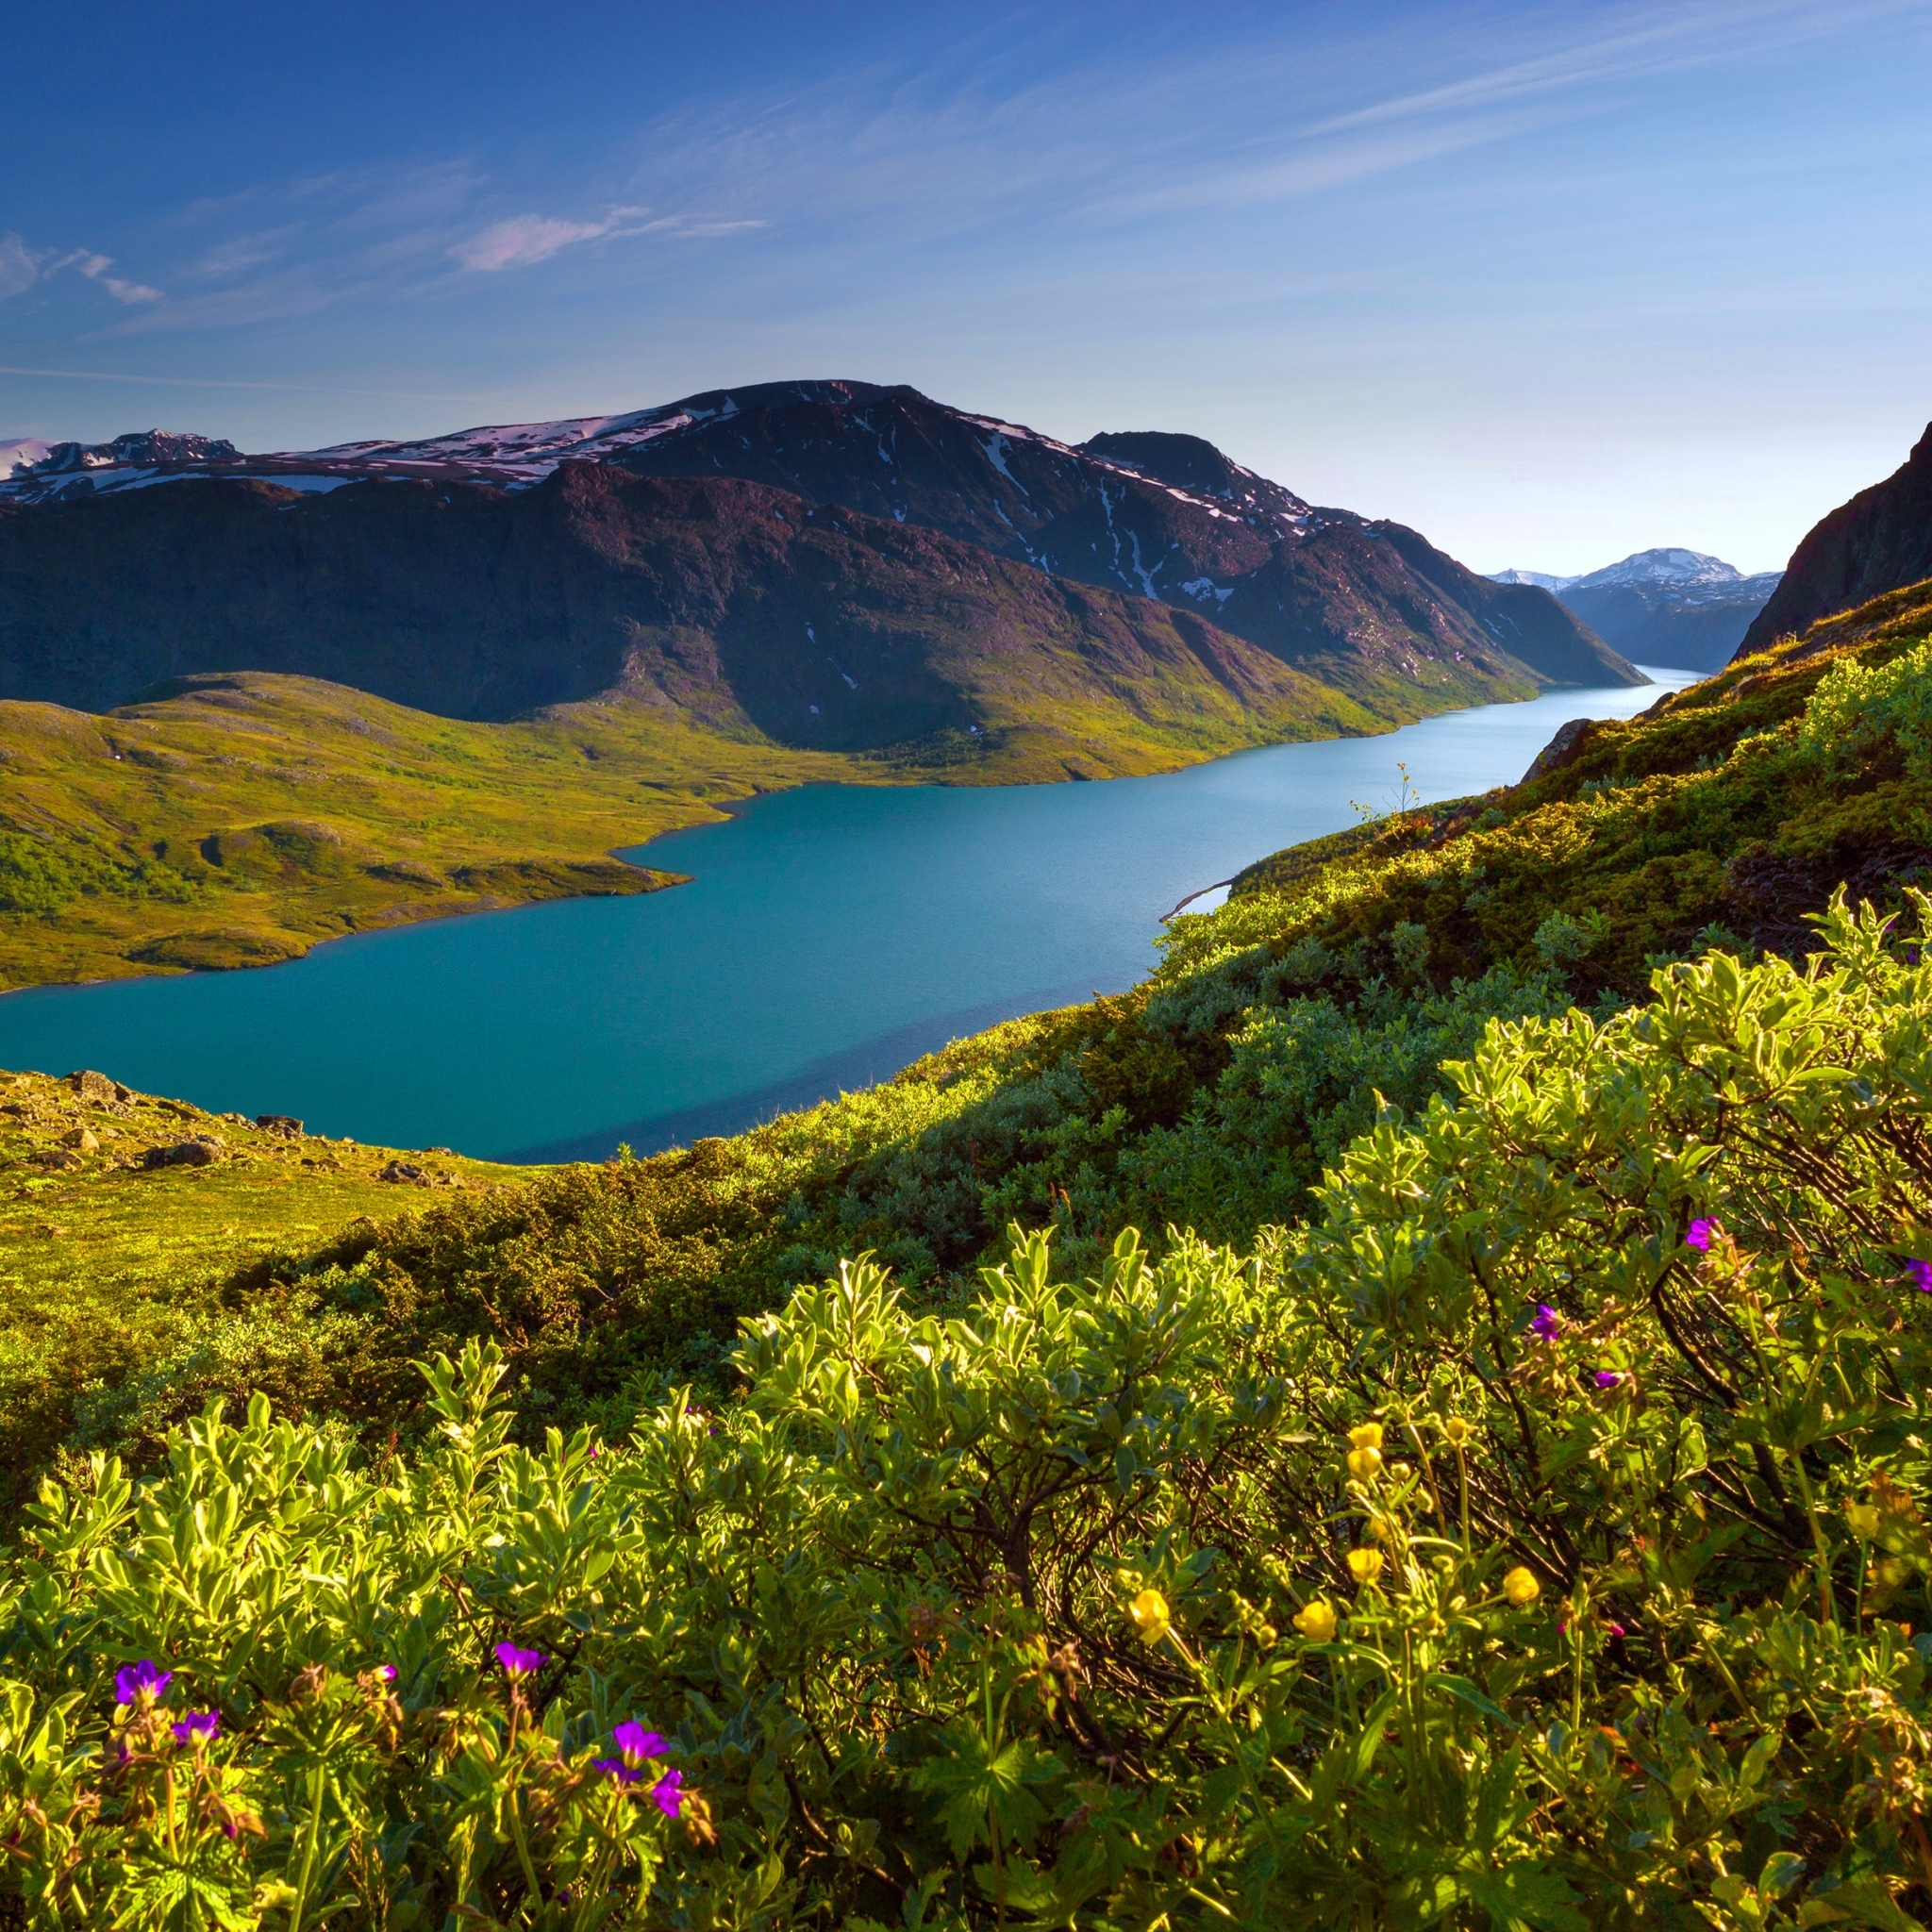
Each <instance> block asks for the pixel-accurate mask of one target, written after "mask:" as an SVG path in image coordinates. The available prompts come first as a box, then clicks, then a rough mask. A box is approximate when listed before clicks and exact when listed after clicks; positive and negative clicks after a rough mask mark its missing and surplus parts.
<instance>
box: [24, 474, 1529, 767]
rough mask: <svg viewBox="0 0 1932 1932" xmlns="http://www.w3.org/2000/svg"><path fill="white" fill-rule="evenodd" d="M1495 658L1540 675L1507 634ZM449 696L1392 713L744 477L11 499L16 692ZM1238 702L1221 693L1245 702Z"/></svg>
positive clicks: (1151, 614) (822, 732)
mask: <svg viewBox="0 0 1932 1932" xmlns="http://www.w3.org/2000/svg"><path fill="white" fill-rule="evenodd" d="M1494 662H1495V670H1494V672H1493V676H1494V677H1495V678H1496V679H1498V680H1507V679H1509V678H1510V677H1512V676H1513V680H1514V687H1515V689H1516V690H1518V691H1522V690H1525V689H1527V686H1528V674H1527V673H1526V672H1525V671H1524V669H1523V667H1522V666H1520V665H1514V664H1513V661H1512V660H1509V659H1507V658H1506V657H1504V656H1503V654H1501V653H1497V654H1495V659H1494ZM238 665H244V666H246V667H248V668H249V669H250V670H255V671H265V672H281V673H293V674H297V675H307V676H319V677H324V678H328V679H332V680H334V681H335V682H337V683H341V684H345V685H349V686H352V687H354V688H355V689H357V690H358V691H370V692H373V693H375V694H376V695H378V696H382V697H386V698H389V699H391V700H392V701H394V702H396V703H400V704H406V705H409V706H411V707H413V708H418V709H421V710H425V711H430V712H435V713H439V714H441V715H443V716H448V717H458V718H470V719H479V720H489V719H508V718H511V717H515V716H519V715H522V714H525V713H526V712H529V711H532V710H535V709H540V708H544V707H548V706H555V705H560V704H568V703H572V702H575V701H578V700H583V699H590V698H596V697H600V696H606V695H621V696H624V697H625V698H628V699H633V700H637V701H640V702H642V703H645V704H648V705H651V706H654V707H657V708H660V709H662V710H663V711H665V712H666V713H667V714H671V715H675V716H676V717H678V718H679V719H681V720H683V721H684V722H688V723H694V724H702V725H705V726H707V727H708V728H711V729H716V730H720V731H724V732H727V733H756V734H761V735H763V736H765V737H767V738H769V739H771V740H772V741H774V742H776V743H780V744H786V745H792V746H797V747H800V748H811V749H820V750H841V751H858V750H868V749H874V748H877V747H881V746H885V745H893V744H902V743H905V742H908V741H913V740H919V739H924V738H927V737H930V736H931V735H933V734H935V733H938V734H945V733H956V734H958V735H960V736H961V737H962V738H963V739H967V740H970V739H971V738H972V737H973V736H974V734H975V733H983V732H986V731H989V730H993V729H998V728H1002V727H1005V726H1007V725H1008V724H1016V723H1017V722H1019V720H1018V719H1017V718H1015V717H1013V716H1011V715H1008V712H1009V710H1010V709H1011V707H1008V706H1006V705H1004V703H1003V699H1002V692H1009V693H1011V695H1012V701H1013V705H1016V706H1020V707H1021V708H1024V707H1026V706H1031V707H1033V708H1036V709H1039V710H1040V711H1041V712H1042V714H1044V715H1043V717H1042V722H1043V723H1048V724H1053V723H1059V722H1070V721H1072V720H1074V719H1076V718H1077V717H1078V716H1079V714H1080V712H1081V711H1082V708H1084V707H1087V706H1089V705H1090V704H1091V703H1093V702H1098V701H1099V699H1100V695H1101V693H1102V692H1105V693H1107V694H1108V695H1107V698H1106V702H1107V703H1108V704H1109V705H1117V704H1119V703H1123V702H1130V703H1131V705H1132V707H1133V708H1134V710H1135V711H1136V712H1137V713H1138V715H1140V716H1141V718H1142V719H1143V720H1145V721H1147V723H1148V724H1149V725H1150V727H1154V726H1158V727H1159V728H1162V729H1166V728H1170V727H1172V728H1173V729H1175V730H1179V731H1181V732H1182V734H1183V736H1182V739H1181V742H1182V743H1185V742H1187V737H1186V733H1187V730H1188V728H1189V726H1188V720H1189V719H1190V718H1193V719H1194V720H1195V721H1196V724H1197V726H1198V737H1199V740H1200V741H1201V743H1202V744H1203V747H1204V749H1205V748H1206V747H1207V746H1208V745H1210V744H1213V743H1214V741H1215V734H1216V733H1217V732H1224V731H1226V730H1227V729H1229V728H1230V718H1232V717H1235V716H1238V715H1240V714H1245V715H1247V716H1249V717H1250V718H1251V719H1252V720H1253V721H1254V723H1253V724H1251V725H1250V726H1249V727H1247V728H1246V729H1245V730H1242V729H1240V728H1237V729H1236V736H1235V739H1234V741H1238V742H1258V741H1265V740H1266V739H1268V738H1271V737H1274V738H1278V737H1297V736H1305V735H1308V734H1309V733H1310V732H1311V731H1333V730H1336V729H1351V728H1353V729H1373V728H1375V724H1376V720H1375V719H1374V717H1373V716H1371V715H1370V714H1368V713H1366V712H1363V711H1361V710H1359V709H1358V708H1356V707H1354V706H1353V705H1351V704H1349V703H1348V702H1347V701H1346V700H1345V699H1343V698H1341V696H1339V694H1338V693H1336V692H1335V691H1330V690H1326V689H1324V687H1322V686H1320V685H1319V684H1317V683H1316V682H1315V680H1313V679H1311V678H1309V677H1308V676H1307V675H1304V674H1302V673H1300V672H1297V671H1296V670H1295V669H1294V668H1293V667H1291V666H1290V665H1288V664H1286V663H1284V662H1283V661H1282V660H1281V659H1280V658H1278V657H1275V656H1274V655H1273V654H1271V653H1268V652H1265V651H1262V650H1260V649H1258V648H1257V646H1255V645H1253V644H1250V643H1248V642H1247V641H1244V640H1242V639H1240V638H1237V637H1234V636H1232V635H1230V634H1229V633H1227V632H1225V631H1223V630H1220V629H1218V628H1217V627H1216V626H1215V625H1212V624H1211V623H1209V622H1208V620H1207V619H1205V618H1202V617H1199V616H1196V615H1194V614H1192V613H1190V612H1185V611H1179V610H1173V609H1170V608H1168V607H1166V606H1163V605H1159V604H1150V603H1148V602H1147V601H1146V600H1144V599H1140V598H1125V597H1121V596H1119V595H1116V594H1113V593H1110V592H1108V591H1100V590H1098V589H1095V588H1093V587H1091V586H1087V585H1081V584H1074V583H1069V582H1065V581H1063V580H1059V579H1056V578H1052V577H1048V576H1047V575H1044V574H1043V573H1041V572H1039V571H1035V570H1031V569H1028V568H1027V567H1026V566H1024V565H1016V564H1013V563H1011V562H1009V561H1008V560H1007V559H1005V558H994V557H991V556H989V555H988V554H987V553H986V552H984V551H982V550H977V549H974V548H972V547H971V546H969V545H966V544H962V543H959V542H957V541H954V540H952V539H950V538H947V537H944V536H942V535H941V534H940V533H938V532H936V531H933V530H929V529H926V528H924V527H921V526H918V525H898V524H893V523H887V522H883V521H881V520H878V519H874V518H870V517H860V516H858V515H855V514H854V513H852V512H850V511H848V510H840V509H826V508H821V507H818V506H815V505H812V504H809V503H807V502H805V501H804V500H803V499H802V498H800V497H798V496H796V495H793V494H791V493H790V492H788V491H777V490H773V489H769V488H767V487H765V486H763V485H759V484H754V483H745V482H742V481H740V480H739V479H737V478H732V477H718V476H713V477H709V478H698V479H693V478H682V477H679V478H664V477H644V476H637V475H630V474H629V473H627V472H625V471H624V470H620V469H617V468H615V467H614V466H612V465H610V464H607V463H595V462H572V463H567V464H564V465H562V466H561V467H559V468H558V470H557V471H556V472H555V473H554V474H553V475H550V476H549V477H547V478H546V479H545V480H544V481H543V482H542V483H541V484H540V485H538V486H536V487H534V488H532V489H530V490H526V491H518V492H514V493H512V492H507V491H501V490H496V489H490V488H486V487H481V486H478V485H475V484H456V483H452V484H446V485H444V486H442V487H441V488H439V489H431V488H428V487H425V486H423V485H420V484H418V485H411V486H408V487H404V488H397V487H392V486H389V485H385V484H382V483H377V482H373V481H371V482H362V483H358V484H353V485H350V486H348V487H346V488H343V489H341V490H340V491H331V492H327V493H324V494H315V493H309V494H303V493H298V492H295V491H288V490H283V489H278V488H276V487H275V485H274V484H272V483H270V482H267V481H265V480H261V479H251V480H246V481H236V482H203V483H200V484H197V485H194V486H192V487H189V486H183V487H179V488H175V489H170V490H147V491H135V492H128V493H123V494H120V495H109V496H108V497H106V498H104V499H99V500H96V499H93V498H92V497H83V498H78V499H73V500H65V501H60V502H57V503H52V504H45V505H42V506H40V507H38V508H30V509H14V510H11V511H8V510H6V509H4V508H0V698H16V699H37V700H42V701H46V702H52V703H55V704H59V705H64V706H68V707H71V708H76V709H85V710H102V709H106V708H108V707H110V706H113V705H116V704H118V703H120V702H122V701H123V700H125V699H126V698H128V697H130V696H132V695H133V694H135V693H136V692H137V691H140V690H142V688H143V687H150V686H153V685H155V684H157V683H158V682H159V681H161V680H165V679H171V678H177V677H181V676H187V675H196V674H202V673H210V672H220V671H225V670H232V669H233V668H234V667H236V666H238ZM1223 712H1226V713H1228V714H1229V716H1227V717H1224V716H1222V715H1221V714H1222V713H1223Z"/></svg>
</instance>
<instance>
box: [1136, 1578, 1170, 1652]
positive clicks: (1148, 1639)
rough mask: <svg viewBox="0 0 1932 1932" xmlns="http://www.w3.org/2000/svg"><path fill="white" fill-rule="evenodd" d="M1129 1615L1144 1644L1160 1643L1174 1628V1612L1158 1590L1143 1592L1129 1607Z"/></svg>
mask: <svg viewBox="0 0 1932 1932" xmlns="http://www.w3.org/2000/svg"><path fill="white" fill-rule="evenodd" d="M1127 1615H1128V1616H1129V1617H1130V1618H1132V1619H1133V1624H1134V1628H1135V1629H1136V1630H1138V1631H1139V1632H1140V1633H1141V1642H1142V1643H1146V1644H1155V1643H1158V1642H1159V1641H1160V1640H1161V1639H1162V1638H1163V1637H1165V1636H1166V1635H1167V1633H1168V1632H1169V1630H1171V1629H1172V1628H1173V1627H1174V1615H1173V1612H1172V1611H1170V1610H1169V1608H1168V1607H1167V1599H1166V1598H1165V1597H1164V1596H1162V1595H1161V1593H1160V1592H1159V1591H1158V1590H1143V1591H1141V1594H1140V1595H1139V1596H1137V1597H1136V1598H1135V1599H1134V1600H1133V1602H1132V1603H1130V1604H1129V1605H1128V1606H1127Z"/></svg>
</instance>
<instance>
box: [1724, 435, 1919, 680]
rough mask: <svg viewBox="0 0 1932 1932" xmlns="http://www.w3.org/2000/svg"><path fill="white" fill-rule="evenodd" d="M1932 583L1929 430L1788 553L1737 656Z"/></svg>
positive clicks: (1746, 655)
mask: <svg viewBox="0 0 1932 1932" xmlns="http://www.w3.org/2000/svg"><path fill="white" fill-rule="evenodd" d="M1927 577H1932V424H1927V425H1925V433H1924V436H1922V437H1921V438H1920V439H1919V441H1918V443H1917V444H1916V446H1915V447H1914V448H1913V450H1912V453H1911V455H1910V456H1909V457H1908V458H1907V459H1906V461H1905V462H1904V463H1903V464H1902V465H1901V466H1900V467H1899V468H1898V469H1896V470H1894V471H1893V472H1892V474H1891V475H1890V476H1888V477H1887V478H1886V479H1885V481H1884V482H1883V483H1874V485H1873V486H1872V488H1871V489H1869V490H1861V491H1859V492H1858V493H1857V495H1856V496H1855V497H1853V498H1852V500H1851V501H1850V502H1849V503H1846V504H1841V505H1840V507H1839V508H1837V509H1835V510H1833V511H1832V513H1831V514H1830V515H1829V516H1828V517H1826V518H1825V519H1824V522H1822V523H1820V524H1819V525H1816V526H1815V527H1814V528H1813V529H1812V530H1811V531H1810V533H1809V534H1808V535H1807V537H1806V538H1805V540H1804V541H1803V542H1802V543H1800V544H1799V545H1798V547H1797V549H1796V550H1794V551H1793V552H1792V553H1791V560H1790V564H1789V565H1788V566H1787V567H1786V570H1785V575H1784V581H1783V582H1782V583H1780V584H1779V585H1778V587H1777V589H1776V590H1775V591H1774V592H1773V593H1772V596H1771V601H1770V602H1769V603H1767V604H1766V605H1765V607H1764V608H1763V609H1762V610H1760V611H1759V612H1758V613H1757V617H1756V618H1755V619H1754V620H1753V622H1752V625H1751V628H1750V629H1749V630H1748V631H1746V632H1745V633H1744V641H1743V642H1742V643H1741V644H1740V645H1739V646H1738V655H1739V656H1740V658H1744V657H1749V656H1750V655H1751V653H1752V652H1754V651H1762V650H1764V649H1766V648H1768V647H1769V646H1770V645H1772V644H1774V643H1775V642H1776V641H1777V640H1778V639H1779V638H1781V637H1786V636H1791V635H1799V634H1802V633H1803V632H1804V631H1805V630H1807V628H1808V627H1809V626H1810V625H1814V624H1816V623H1817V622H1818V621H1819V619H1821V618H1824V617H1830V616H1832V615H1834V614H1835V613H1836V612H1838V611H1840V610H1849V609H1850V608H1852V607H1853V606H1854V605H1857V604H1862V603H1864V602H1865V601H1866V600H1867V599H1868V598H1872V597H1882V596H1883V595H1884V594H1885V593H1886V592H1887V591H1897V590H1903V589H1904V588H1905V586H1906V585H1907V584H1916V583H1922V582H1924V579H1925V578H1927Z"/></svg>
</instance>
